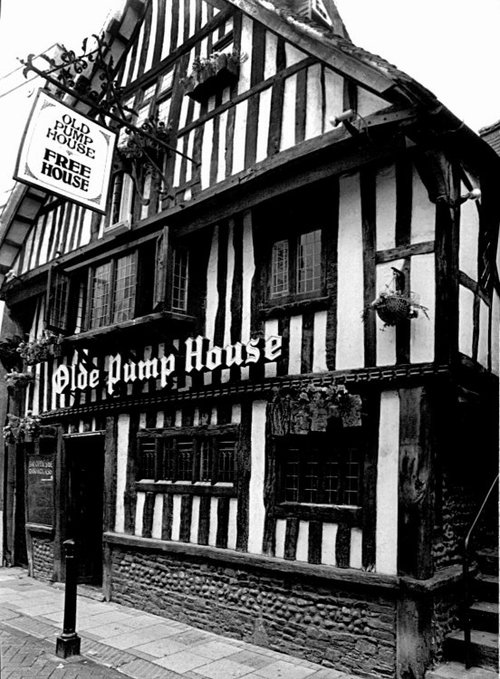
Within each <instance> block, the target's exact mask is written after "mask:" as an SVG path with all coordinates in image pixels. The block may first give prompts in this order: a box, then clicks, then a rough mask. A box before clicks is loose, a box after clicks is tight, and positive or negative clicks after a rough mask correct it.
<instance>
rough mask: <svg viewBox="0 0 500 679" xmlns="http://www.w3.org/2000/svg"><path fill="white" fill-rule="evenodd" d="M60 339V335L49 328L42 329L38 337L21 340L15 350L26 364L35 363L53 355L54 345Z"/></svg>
mask: <svg viewBox="0 0 500 679" xmlns="http://www.w3.org/2000/svg"><path fill="white" fill-rule="evenodd" d="M62 340H63V336H62V335H56V333H54V332H52V331H51V330H44V331H43V333H42V336H41V337H39V338H38V339H34V340H29V341H27V342H21V343H20V344H19V346H18V348H17V351H18V353H19V354H20V356H21V357H22V358H23V359H24V360H25V361H26V363H27V364H28V365H35V363H42V362H43V361H47V360H48V359H49V358H50V357H51V356H54V354H55V352H56V347H57V348H58V347H59V346H60V345H61V343H62Z"/></svg>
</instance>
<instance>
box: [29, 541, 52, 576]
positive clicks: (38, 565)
mask: <svg viewBox="0 0 500 679" xmlns="http://www.w3.org/2000/svg"><path fill="white" fill-rule="evenodd" d="M32 544H33V576H34V577H35V578H38V579H39V580H45V581H51V580H53V574H54V547H53V542H52V540H50V539H49V538H44V537H40V536H36V537H33V539H32Z"/></svg>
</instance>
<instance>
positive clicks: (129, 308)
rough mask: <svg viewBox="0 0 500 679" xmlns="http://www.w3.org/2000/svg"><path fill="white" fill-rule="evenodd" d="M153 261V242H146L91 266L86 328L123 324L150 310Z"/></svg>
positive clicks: (153, 271) (153, 273)
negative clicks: (118, 255)
mask: <svg viewBox="0 0 500 679" xmlns="http://www.w3.org/2000/svg"><path fill="white" fill-rule="evenodd" d="M154 263H155V245H154V242H146V243H144V244H142V245H141V246H140V247H139V248H137V249H136V250H132V251H131V252H128V253H127V254H125V255H121V256H120V257H116V258H114V259H110V260H108V261H106V262H103V263H102V264H97V265H96V266H93V267H91V268H90V269H89V274H88V285H87V290H88V294H87V297H86V316H85V324H84V327H85V329H87V330H92V329H97V328H102V327H105V326H108V325H111V324H115V323H123V322H126V321H129V320H131V319H133V318H136V317H137V316H141V315H145V314H149V313H151V311H152V305H153V278H154V275H155V266H154ZM75 303H77V300H75ZM78 303H81V301H78Z"/></svg>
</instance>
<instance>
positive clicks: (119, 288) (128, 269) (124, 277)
mask: <svg viewBox="0 0 500 679" xmlns="http://www.w3.org/2000/svg"><path fill="white" fill-rule="evenodd" d="M136 278H137V258H136V254H135V252H134V253H133V254H130V255H125V257H120V258H119V259H117V260H116V272H115V284H114V294H113V322H114V323H121V322H122V321H128V320H129V319H130V318H132V317H133V315H134V303H135V286H136Z"/></svg>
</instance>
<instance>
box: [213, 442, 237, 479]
mask: <svg viewBox="0 0 500 679" xmlns="http://www.w3.org/2000/svg"><path fill="white" fill-rule="evenodd" d="M216 445H217V481H222V482H224V483H233V481H234V478H235V467H236V456H235V441H234V439H220V440H218V441H217V442H216Z"/></svg>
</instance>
